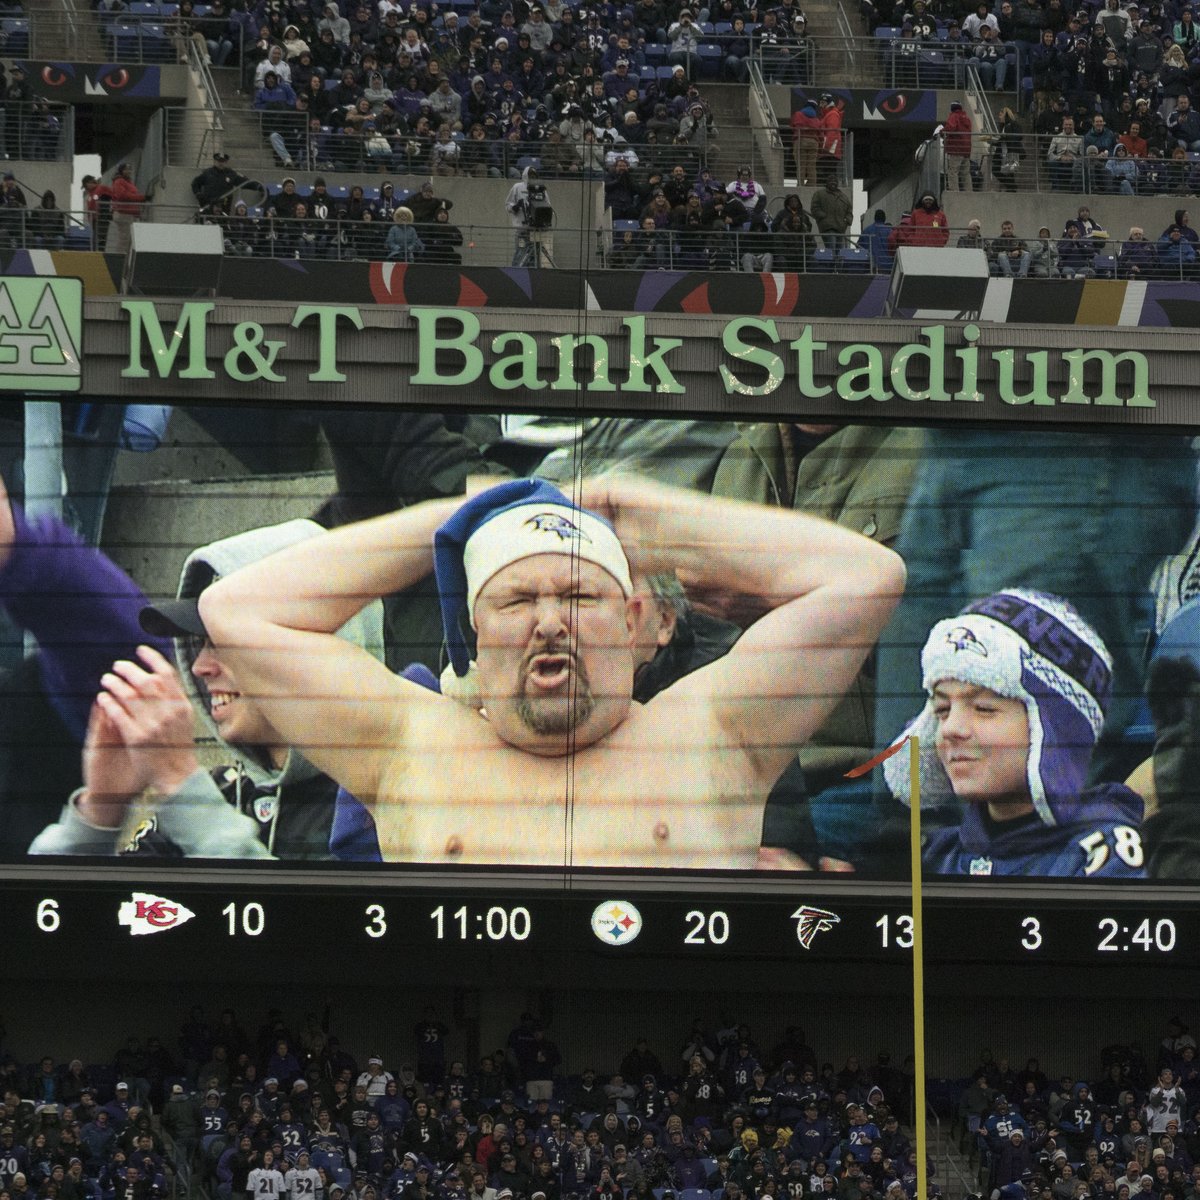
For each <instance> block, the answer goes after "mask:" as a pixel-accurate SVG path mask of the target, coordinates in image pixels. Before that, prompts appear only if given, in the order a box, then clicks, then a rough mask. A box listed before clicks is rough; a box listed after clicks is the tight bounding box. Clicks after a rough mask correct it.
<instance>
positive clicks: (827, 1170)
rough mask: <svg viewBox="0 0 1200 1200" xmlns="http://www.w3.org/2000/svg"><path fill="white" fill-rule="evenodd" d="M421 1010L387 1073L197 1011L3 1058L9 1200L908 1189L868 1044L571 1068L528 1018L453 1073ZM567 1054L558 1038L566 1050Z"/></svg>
mask: <svg viewBox="0 0 1200 1200" xmlns="http://www.w3.org/2000/svg"><path fill="white" fill-rule="evenodd" d="M449 1033H450V1031H449V1029H448V1028H447V1026H446V1025H445V1024H444V1023H443V1022H442V1021H441V1020H440V1019H439V1018H438V1016H437V1014H436V1012H435V1011H433V1010H427V1012H426V1014H425V1016H424V1017H423V1019H422V1020H421V1022H420V1023H419V1024H418V1025H417V1026H416V1028H415V1029H414V1034H413V1036H414V1056H413V1058H412V1059H411V1060H410V1061H408V1062H405V1063H402V1064H399V1065H389V1064H385V1063H384V1061H383V1059H382V1058H381V1057H380V1056H378V1055H376V1054H370V1055H368V1056H367V1057H366V1059H365V1062H364V1061H363V1060H362V1059H361V1058H360V1057H356V1056H355V1055H354V1054H353V1053H352V1052H351V1051H350V1050H349V1048H348V1047H345V1046H343V1045H342V1044H341V1043H340V1042H339V1040H338V1038H337V1037H336V1036H333V1035H332V1034H331V1033H330V1032H329V1029H328V1025H327V1022H323V1021H321V1020H319V1019H318V1018H317V1017H316V1016H315V1015H310V1016H309V1017H308V1018H307V1020H306V1021H305V1023H304V1025H303V1027H302V1028H301V1029H300V1030H299V1031H298V1032H297V1033H292V1032H289V1030H288V1029H287V1026H286V1025H285V1023H284V1021H283V1020H282V1018H281V1015H280V1013H279V1012H278V1011H277V1010H275V1011H272V1012H271V1013H270V1014H268V1016H267V1018H266V1020H265V1021H264V1023H263V1025H262V1027H261V1028H260V1029H259V1030H258V1033H257V1036H256V1037H249V1036H247V1034H246V1033H245V1032H244V1030H243V1028H242V1026H241V1024H240V1022H239V1019H238V1016H237V1014H235V1013H234V1011H233V1010H231V1009H226V1010H225V1011H224V1012H223V1013H221V1015H220V1017H219V1018H218V1019H217V1020H216V1021H215V1022H210V1021H208V1020H207V1019H206V1017H205V1014H204V1012H203V1010H202V1009H201V1008H199V1007H196V1008H193V1009H192V1010H191V1012H190V1014H189V1015H188V1018H187V1019H186V1020H185V1021H184V1022H183V1024H182V1026H181V1028H180V1031H179V1036H178V1038H177V1039H175V1041H174V1043H173V1044H171V1045H165V1044H164V1043H163V1042H162V1041H160V1040H159V1039H158V1038H153V1037H152V1038H148V1039H146V1040H145V1041H144V1042H143V1041H142V1040H141V1039H139V1038H136V1037H134V1038H130V1039H129V1040H128V1041H127V1042H126V1043H125V1044H124V1045H123V1046H122V1047H121V1049H120V1050H119V1051H118V1052H117V1054H116V1056H115V1058H114V1060H113V1061H112V1062H111V1063H104V1064H96V1065H90V1066H85V1065H84V1064H83V1062H82V1061H81V1060H80V1059H74V1060H72V1061H71V1062H69V1063H55V1062H54V1061H53V1059H51V1058H42V1059H41V1060H40V1061H38V1062H36V1063H30V1064H28V1065H27V1066H22V1065H21V1064H20V1063H19V1062H18V1061H17V1060H16V1059H15V1058H14V1057H13V1056H12V1055H11V1054H9V1055H6V1056H5V1057H4V1059H3V1060H2V1061H0V1092H2V1094H3V1105H2V1107H0V1195H2V1196H5V1197H7V1198H8V1200H155V1198H157V1197H160V1196H166V1195H175V1196H187V1195H201V1194H204V1195H208V1196H213V1197H220V1198H221V1200H243V1198H245V1200H263V1198H264V1197H265V1198H266V1200H285V1198H287V1197H292V1198H294V1200H336V1198H337V1197H339V1196H341V1197H343V1200H472V1198H473V1200H569V1198H579V1200H612V1198H614V1197H626V1196H634V1197H638V1198H639V1200H641V1198H647V1200H661V1197H664V1196H674V1195H684V1196H688V1197H689V1198H690V1200H722V1197H726V1198H728V1200H757V1198H758V1197H766V1198H768V1200H770V1198H775V1197H778V1198H783V1197H786V1198H787V1200H805V1198H808V1197H835V1198H837V1200H882V1198H883V1197H885V1196H892V1197H893V1200H894V1198H895V1197H897V1196H907V1197H910V1198H911V1197H912V1195H913V1191H914V1187H915V1181H916V1173H915V1154H914V1152H913V1150H912V1146H911V1143H910V1139H909V1137H908V1136H907V1135H906V1134H905V1133H904V1132H903V1131H902V1130H901V1128H900V1124H899V1120H898V1115H899V1114H906V1113H907V1111H908V1095H909V1091H910V1088H911V1059H910V1060H909V1062H908V1063H907V1064H906V1069H907V1070H908V1072H909V1074H908V1075H905V1074H904V1073H903V1072H902V1071H900V1070H897V1069H896V1068H895V1067H894V1066H893V1065H891V1061H890V1057H889V1056H888V1055H887V1054H880V1055H878V1057H877V1060H876V1062H875V1063H874V1065H873V1066H871V1067H870V1068H865V1067H864V1066H863V1065H862V1064H861V1063H860V1061H859V1059H857V1058H853V1057H851V1058H848V1059H847V1060H846V1062H845V1064H844V1065H843V1067H842V1068H841V1069H840V1070H837V1069H835V1068H834V1066H833V1065H832V1064H830V1063H825V1064H824V1065H820V1064H819V1060H818V1057H817V1055H816V1053H815V1052H814V1050H813V1049H812V1048H811V1047H810V1046H809V1045H808V1044H807V1042H806V1040H805V1036H804V1033H803V1031H802V1030H800V1029H799V1028H798V1027H796V1026H789V1027H788V1029H787V1030H786V1031H785V1032H784V1034H783V1036H782V1037H781V1038H780V1039H779V1042H778V1044H776V1045H775V1046H774V1047H773V1048H772V1049H770V1050H769V1051H768V1050H766V1049H763V1048H760V1047H759V1045H758V1044H757V1043H756V1042H755V1039H754V1038H753V1036H752V1034H751V1031H750V1029H749V1028H748V1027H747V1026H745V1025H740V1026H739V1025H735V1024H733V1023H728V1024H724V1025H723V1026H722V1027H721V1028H720V1029H717V1030H714V1031H711V1032H710V1031H708V1030H706V1029H705V1027H704V1026H703V1025H702V1024H701V1023H700V1022H699V1021H697V1022H695V1023H694V1024H693V1026H692V1027H691V1028H690V1029H688V1030H687V1031H686V1033H685V1034H684V1036H683V1037H682V1039H681V1042H680V1045H679V1047H678V1048H677V1051H676V1052H675V1053H673V1054H671V1055H668V1056H667V1060H666V1063H665V1064H664V1062H663V1061H662V1060H661V1059H660V1058H659V1057H658V1055H657V1054H656V1053H655V1052H654V1050H652V1049H651V1048H650V1046H649V1045H648V1043H647V1041H646V1040H645V1039H644V1038H642V1039H638V1040H637V1041H636V1043H635V1044H634V1045H633V1046H632V1047H630V1049H629V1050H628V1052H627V1053H625V1054H624V1056H623V1057H622V1058H621V1059H620V1061H619V1062H616V1061H614V1062H612V1063H609V1064H607V1067H606V1069H604V1070H603V1071H602V1072H600V1073H598V1072H597V1071H596V1070H595V1069H594V1068H592V1067H590V1066H586V1065H585V1066H584V1067H583V1069H581V1070H578V1071H577V1072H573V1073H567V1071H566V1070H565V1064H564V1062H563V1055H562V1053H561V1052H560V1050H559V1048H558V1046H556V1045H555V1043H554V1042H553V1041H552V1040H551V1038H550V1036H549V1033H548V1031H547V1030H546V1029H544V1028H543V1027H542V1025H541V1024H540V1023H539V1022H538V1021H536V1020H535V1019H534V1017H533V1016H532V1014H529V1013H525V1014H522V1017H521V1020H520V1021H519V1023H518V1024H517V1025H516V1026H515V1027H514V1028H513V1030H512V1031H511V1033H510V1034H509V1035H508V1038H507V1040H506V1043H505V1045H503V1046H501V1047H499V1048H498V1049H497V1050H495V1052H493V1053H490V1054H484V1055H482V1056H481V1057H480V1059H479V1060H478V1061H477V1062H473V1063H469V1064H467V1063H464V1062H463V1061H462V1060H459V1059H454V1058H453V1057H452V1056H451V1055H449V1054H448V1052H447V1041H448V1037H449ZM568 1053H569V1048H568Z"/></svg>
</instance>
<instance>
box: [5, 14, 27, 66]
mask: <svg viewBox="0 0 1200 1200" xmlns="http://www.w3.org/2000/svg"><path fill="white" fill-rule="evenodd" d="M0 34H2V35H3V37H2V39H0V40H2V42H3V46H4V54H5V57H6V58H20V57H22V56H24V55H26V54H28V53H29V22H28V21H24V20H21V19H20V18H18V17H8V18H6V19H5V20H3V21H0Z"/></svg>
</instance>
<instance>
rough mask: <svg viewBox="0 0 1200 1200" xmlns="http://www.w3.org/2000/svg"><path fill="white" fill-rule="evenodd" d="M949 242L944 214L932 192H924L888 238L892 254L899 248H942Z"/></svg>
mask: <svg viewBox="0 0 1200 1200" xmlns="http://www.w3.org/2000/svg"><path fill="white" fill-rule="evenodd" d="M949 240H950V227H949V225H948V223H947V221H946V214H945V213H944V212H943V211H942V206H941V205H940V204H939V203H938V198H937V197H936V196H935V195H934V194H933V193H932V192H925V193H924V194H923V195H922V196H921V199H920V200H918V201H917V205H916V207H915V208H914V209H913V210H912V212H910V213H908V214H907V215H906V216H904V217H902V218H901V220H900V224H899V225H897V226H896V228H895V229H893V230H892V236H891V237H890V238H888V249H889V250H891V251H892V252H893V253H894V252H895V251H896V249H897V247H899V246H944V245H945V244H946V243H947V242H948V241H949Z"/></svg>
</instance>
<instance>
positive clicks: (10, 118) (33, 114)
mask: <svg viewBox="0 0 1200 1200" xmlns="http://www.w3.org/2000/svg"><path fill="white" fill-rule="evenodd" d="M74 152H75V110H74V109H73V108H72V107H71V105H69V104H52V103H50V102H49V101H47V100H35V101H34V102H33V103H32V104H9V105H7V106H6V107H5V108H4V109H3V110H0V155H2V156H3V157H4V158H8V159H24V160H32V161H34V162H66V161H68V160H69V159H70V158H71V156H72V155H73V154H74Z"/></svg>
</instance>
